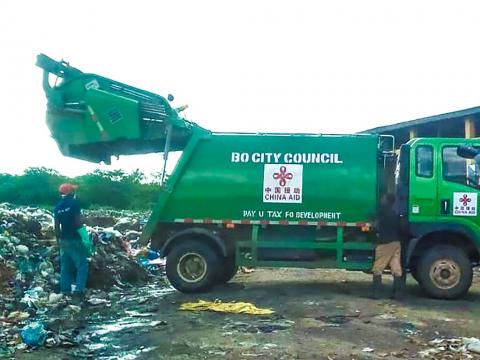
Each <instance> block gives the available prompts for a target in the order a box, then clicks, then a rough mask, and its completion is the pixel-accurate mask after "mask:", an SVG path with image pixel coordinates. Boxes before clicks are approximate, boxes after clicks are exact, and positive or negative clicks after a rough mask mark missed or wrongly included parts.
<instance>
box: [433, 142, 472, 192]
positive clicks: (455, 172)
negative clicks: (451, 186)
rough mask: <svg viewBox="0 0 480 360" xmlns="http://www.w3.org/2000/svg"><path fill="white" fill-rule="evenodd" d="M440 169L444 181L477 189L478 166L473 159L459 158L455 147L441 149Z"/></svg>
mask: <svg viewBox="0 0 480 360" xmlns="http://www.w3.org/2000/svg"><path fill="white" fill-rule="evenodd" d="M442 168H443V170H442V173H443V179H444V180H446V181H450V182H455V183H458V184H462V185H466V186H470V187H473V188H477V189H478V188H479V179H480V178H479V171H478V170H479V168H478V164H476V163H475V161H474V160H473V159H465V158H463V157H461V156H459V155H458V154H457V147H456V146H448V147H444V148H443V151H442Z"/></svg>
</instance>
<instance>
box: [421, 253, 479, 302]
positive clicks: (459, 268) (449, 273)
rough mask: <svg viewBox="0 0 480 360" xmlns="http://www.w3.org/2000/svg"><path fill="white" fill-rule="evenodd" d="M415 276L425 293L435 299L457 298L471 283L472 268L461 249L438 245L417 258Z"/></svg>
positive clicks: (464, 292)
mask: <svg viewBox="0 0 480 360" xmlns="http://www.w3.org/2000/svg"><path fill="white" fill-rule="evenodd" d="M417 276H418V280H419V284H420V286H421V288H422V290H423V291H424V292H425V293H426V294H427V295H429V296H431V297H434V298H437V299H457V298H459V297H461V296H463V295H465V294H466V293H467V291H468V289H469V288H470V286H471V285H472V277H473V270H472V265H471V263H470V259H469V258H468V256H467V255H466V254H465V252H464V251H463V250H461V249H459V248H457V247H454V246H451V245H438V246H435V247H433V248H432V249H431V250H429V251H428V252H427V253H426V254H425V255H424V256H423V257H421V258H420V259H419V265H418V269H417Z"/></svg>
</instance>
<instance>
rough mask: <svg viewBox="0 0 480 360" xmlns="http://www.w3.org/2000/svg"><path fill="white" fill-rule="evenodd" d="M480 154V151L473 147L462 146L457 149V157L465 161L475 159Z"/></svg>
mask: <svg viewBox="0 0 480 360" xmlns="http://www.w3.org/2000/svg"><path fill="white" fill-rule="evenodd" d="M478 154H479V150H477V149H475V148H474V147H472V146H465V145H461V146H459V147H458V148H457V155H458V156H460V157H462V158H465V159H473V158H475V156H477V155H478Z"/></svg>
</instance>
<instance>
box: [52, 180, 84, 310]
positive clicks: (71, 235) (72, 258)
mask: <svg viewBox="0 0 480 360" xmlns="http://www.w3.org/2000/svg"><path fill="white" fill-rule="evenodd" d="M77 188H78V186H77V185H73V184H62V185H60V188H59V192H60V195H61V197H62V198H61V200H60V202H59V203H58V204H57V206H56V207H55V211H54V215H55V235H56V238H57V241H58V242H59V245H60V291H61V292H62V293H63V294H65V295H70V294H72V284H75V285H76V288H75V292H74V293H73V298H74V300H76V301H79V302H80V301H81V300H82V299H83V296H84V292H85V288H86V285H87V276H88V261H87V256H88V253H87V249H86V248H85V246H84V245H83V243H82V237H81V233H80V231H79V230H80V229H82V227H83V226H82V223H81V219H80V215H81V211H80V205H79V203H78V200H77V198H76V195H75V190H76V189H77Z"/></svg>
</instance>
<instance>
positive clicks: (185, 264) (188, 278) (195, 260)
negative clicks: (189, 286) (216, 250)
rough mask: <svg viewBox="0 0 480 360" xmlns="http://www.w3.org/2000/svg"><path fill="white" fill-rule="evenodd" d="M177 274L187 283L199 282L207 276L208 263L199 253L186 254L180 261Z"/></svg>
mask: <svg viewBox="0 0 480 360" xmlns="http://www.w3.org/2000/svg"><path fill="white" fill-rule="evenodd" d="M177 273H178V276H180V278H181V279H182V280H183V281H185V282H188V283H195V282H199V281H201V280H202V279H203V278H204V277H205V275H206V274H207V262H206V261H205V259H204V258H203V256H202V255H200V254H198V253H194V252H189V253H186V254H184V255H183V256H182V257H181V258H180V260H179V261H178V265H177Z"/></svg>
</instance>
